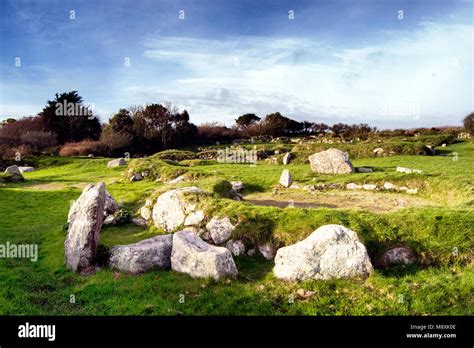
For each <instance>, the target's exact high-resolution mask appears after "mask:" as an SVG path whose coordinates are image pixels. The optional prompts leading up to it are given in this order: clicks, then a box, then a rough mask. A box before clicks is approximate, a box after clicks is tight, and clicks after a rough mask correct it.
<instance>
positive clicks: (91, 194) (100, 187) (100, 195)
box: [64, 182, 106, 272]
mask: <svg viewBox="0 0 474 348" xmlns="http://www.w3.org/2000/svg"><path fill="white" fill-rule="evenodd" d="M105 199H106V194H105V185H104V183H103V182H101V183H98V184H95V185H92V184H91V185H87V186H86V187H85V188H84V191H82V194H81V196H80V197H79V199H78V200H77V201H76V202H75V203H74V204H73V206H72V207H71V211H70V212H69V228H68V233H67V237H66V241H65V242H64V253H65V257H66V266H67V268H69V269H71V270H73V271H76V272H79V271H82V270H84V269H87V268H89V267H91V266H93V264H94V262H95V257H96V252H97V246H98V244H99V236H100V229H101V228H102V223H103V221H104V209H105Z"/></svg>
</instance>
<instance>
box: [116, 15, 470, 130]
mask: <svg viewBox="0 0 474 348" xmlns="http://www.w3.org/2000/svg"><path fill="white" fill-rule="evenodd" d="M472 29H473V27H472V26H468V25H441V24H434V23H426V22H425V23H422V24H420V28H419V30H417V31H415V32H397V33H395V32H387V33H385V36H386V40H385V41H384V42H383V43H381V44H378V45H371V46H365V47H358V48H339V47H330V46H328V45H323V44H322V43H319V42H315V41H311V40H308V39H302V38H259V37H241V38H238V39H236V38H229V39H226V40H205V39H190V38H162V39H149V40H147V41H146V42H145V51H144V56H145V57H146V58H148V59H149V60H151V61H152V62H154V63H155V64H157V65H158V66H168V65H169V64H173V65H174V66H176V65H177V67H175V68H174V69H175V70H173V71H177V72H179V76H178V77H176V78H174V79H173V78H171V79H162V80H160V88H159V89H154V88H153V86H148V87H147V86H140V85H135V90H134V93H131V95H130V96H131V97H132V95H133V97H136V96H137V95H138V94H140V93H142V92H145V93H146V92H148V93H151V94H152V95H160V96H161V97H163V98H165V99H169V100H172V101H174V102H176V103H178V104H181V105H182V106H184V107H187V108H188V110H189V111H190V114H191V116H192V118H193V120H198V121H207V120H212V119H215V118H216V117H221V118H222V119H221V120H222V121H225V122H231V121H232V120H233V119H234V118H235V117H236V116H238V115H239V114H241V113H245V112H256V113H257V114H260V115H265V114H266V113H269V112H273V111H276V110H279V111H281V112H282V113H286V114H288V111H289V110H292V109H293V110H294V114H293V115H292V116H293V117H296V118H307V119H314V120H318V119H323V120H329V121H330V120H333V121H338V119H335V117H336V118H339V119H342V120H345V121H346V122H363V121H367V122H376V123H378V124H383V123H384V122H385V123H386V124H391V123H393V124H394V125H395V123H397V122H398V123H401V125H405V126H409V125H412V124H413V122H415V123H417V122H418V123H424V124H426V125H429V124H453V123H458V119H459V118H460V117H461V116H462V115H463V114H464V113H467V112H469V111H471V110H472V47H473V41H472V40H473V39H472ZM236 40H238V42H237V43H236ZM126 82H127V81H126V80H125V81H122V83H123V84H125V83H126ZM222 91H225V94H226V97H225V98H222ZM129 92H130V90H129ZM387 106H388V107H387ZM397 109H398V110H399V111H398V112H397ZM387 110H389V111H390V113H391V114H390V115H387V114H386V112H387ZM413 110H419V115H418V114H416V115H414V112H413ZM417 113H418V112H417ZM381 116H385V117H388V118H389V119H387V118H385V119H381ZM390 118H391V119H390Z"/></svg>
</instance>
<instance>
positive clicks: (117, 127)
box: [109, 109, 133, 134]
mask: <svg viewBox="0 0 474 348" xmlns="http://www.w3.org/2000/svg"><path fill="white" fill-rule="evenodd" d="M109 127H110V128H111V129H112V130H113V131H114V132H116V133H128V134H131V133H133V119H132V117H131V115H130V111H129V110H127V109H120V110H119V111H118V112H117V113H116V114H115V115H114V116H113V117H112V118H111V119H109Z"/></svg>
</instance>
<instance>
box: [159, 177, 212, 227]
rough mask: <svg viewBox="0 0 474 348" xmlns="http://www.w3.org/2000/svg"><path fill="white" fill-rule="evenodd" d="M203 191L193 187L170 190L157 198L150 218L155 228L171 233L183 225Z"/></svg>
mask: <svg viewBox="0 0 474 348" xmlns="http://www.w3.org/2000/svg"><path fill="white" fill-rule="evenodd" d="M202 192H203V191H202V190H201V189H200V188H198V187H195V186H191V187H183V188H178V189H175V190H170V191H168V192H165V193H163V194H162V195H161V196H159V197H158V199H157V200H156V203H155V205H154V207H153V211H152V218H153V222H154V223H155V226H156V227H160V228H163V229H165V230H166V231H168V232H171V231H173V230H175V229H177V228H178V227H179V226H181V225H183V224H184V222H185V220H186V217H187V216H188V215H190V214H191V213H193V212H194V211H195V210H196V208H197V204H196V200H195V199H192V198H191V196H195V197H194V198H196V196H198V195H199V194H201V193H202Z"/></svg>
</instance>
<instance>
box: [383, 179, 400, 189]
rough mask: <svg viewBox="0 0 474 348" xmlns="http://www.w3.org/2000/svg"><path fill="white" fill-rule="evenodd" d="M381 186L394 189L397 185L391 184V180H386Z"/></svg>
mask: <svg viewBox="0 0 474 348" xmlns="http://www.w3.org/2000/svg"><path fill="white" fill-rule="evenodd" d="M383 188H384V189H385V190H396V189H397V186H396V185H394V184H392V183H391V182H388V181H386V182H385V183H384V184H383Z"/></svg>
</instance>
